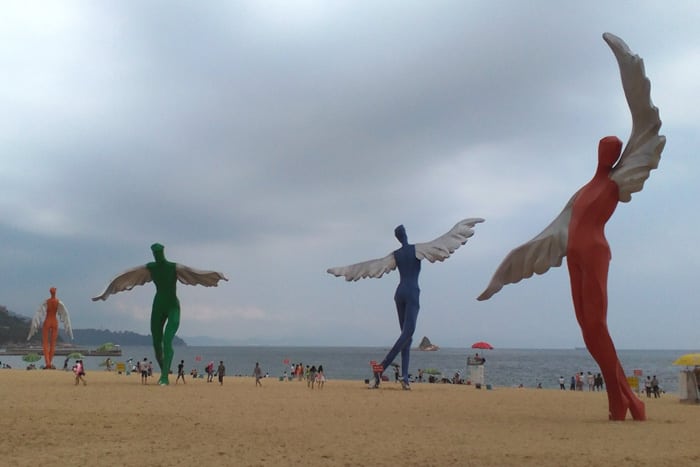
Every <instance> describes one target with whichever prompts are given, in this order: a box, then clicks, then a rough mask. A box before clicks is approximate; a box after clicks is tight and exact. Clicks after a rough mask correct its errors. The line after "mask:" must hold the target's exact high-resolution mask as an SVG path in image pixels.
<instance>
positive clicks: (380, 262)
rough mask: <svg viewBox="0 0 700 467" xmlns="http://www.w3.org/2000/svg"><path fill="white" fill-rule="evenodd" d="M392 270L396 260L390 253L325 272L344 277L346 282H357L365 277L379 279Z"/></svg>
mask: <svg viewBox="0 0 700 467" xmlns="http://www.w3.org/2000/svg"><path fill="white" fill-rule="evenodd" d="M394 269H396V259H395V258H394V252H393V251H392V252H391V253H389V254H388V255H386V256H385V257H384V258H379V259H372V260H369V261H363V262H362V263H356V264H351V265H349V266H341V267H337V268H330V269H328V270H327V272H328V273H329V274H333V275H334V276H336V277H340V276H344V277H345V280H346V281H357V280H360V279H364V278H367V277H374V278H379V277H382V276H383V275H384V274H386V273H388V272H391V271H393V270H394Z"/></svg>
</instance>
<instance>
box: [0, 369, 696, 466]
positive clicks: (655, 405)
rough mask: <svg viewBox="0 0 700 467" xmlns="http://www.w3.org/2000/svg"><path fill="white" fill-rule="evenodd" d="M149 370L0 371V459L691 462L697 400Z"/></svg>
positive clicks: (25, 462) (106, 462) (21, 462)
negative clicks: (147, 374)
mask: <svg viewBox="0 0 700 467" xmlns="http://www.w3.org/2000/svg"><path fill="white" fill-rule="evenodd" d="M174 381H175V378H174V377H171V385H170V386H167V387H159V386H157V385H156V384H155V382H156V379H155V378H154V379H153V380H152V381H151V382H150V384H148V385H147V386H143V385H141V384H140V381H139V377H138V376H137V375H135V374H132V375H130V376H126V375H118V374H116V373H114V372H90V373H88V375H87V382H88V384H87V385H86V386H82V385H80V386H75V385H74V384H73V382H74V380H73V375H72V373H68V372H63V371H42V370H36V371H26V370H0V394H2V405H1V408H0V420H1V421H2V429H3V431H4V435H3V436H2V438H0V439H1V440H0V452H1V453H2V454H0V456H2V457H0V459H2V460H1V461H0V464H2V465H17V466H30V465H32V466H34V465H42V464H49V463H50V464H52V465H91V466H113V465H123V466H143V465H148V466H173V465H174V466H177V465H183V466H184V465H187V466H192V465H207V466H212V465H236V466H286V465H298V466H307V465H323V466H383V465H391V466H397V465H399V466H404V465H405V466H448V465H457V466H524V465H532V466H584V465H585V466H608V465H615V466H620V465H625V466H627V465H629V466H654V467H658V466H674V467H678V466H690V465H700V441H698V439H700V438H699V436H700V405H698V404H682V403H680V402H679V400H678V397H677V396H676V395H673V394H666V395H664V397H662V398H660V399H647V398H644V401H645V402H646V407H647V417H648V421H646V422H634V421H632V420H631V419H628V420H627V421H625V422H609V421H608V420H607V398H606V396H605V393H589V392H571V391H558V390H556V391H555V390H546V389H541V390H538V389H517V388H500V387H496V388H494V389H493V390H485V389H482V390H477V389H476V388H474V387H472V386H458V385H449V384H445V385H443V384H426V383H423V384H414V385H413V389H412V390H411V391H402V390H401V389H400V386H399V385H398V384H396V383H393V382H390V383H384V384H383V386H382V387H381V388H380V389H375V390H369V389H367V386H366V385H365V384H364V383H363V382H362V381H328V382H327V383H326V385H325V387H324V388H323V389H322V390H319V389H314V390H311V389H309V388H308V387H307V385H306V383H305V382H296V381H294V382H280V381H278V380H277V379H269V378H268V379H264V380H263V387H262V388H256V387H255V383H254V379H253V378H250V377H226V378H225V379H224V384H223V385H219V384H218V382H216V381H215V382H214V383H207V382H206V381H205V380H204V379H197V380H193V379H192V378H191V377H188V378H187V384H186V385H182V384H178V385H175V384H173V383H174Z"/></svg>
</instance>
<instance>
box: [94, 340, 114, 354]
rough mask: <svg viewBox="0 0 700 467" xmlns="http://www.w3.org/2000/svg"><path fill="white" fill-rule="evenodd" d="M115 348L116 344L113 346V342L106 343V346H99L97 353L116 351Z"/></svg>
mask: <svg viewBox="0 0 700 467" xmlns="http://www.w3.org/2000/svg"><path fill="white" fill-rule="evenodd" d="M115 348H116V346H115V345H114V344H112V343H111V342H105V343H104V344H102V345H101V346H99V347H98V348H97V351H98V352H105V351H109V350H114V349H115Z"/></svg>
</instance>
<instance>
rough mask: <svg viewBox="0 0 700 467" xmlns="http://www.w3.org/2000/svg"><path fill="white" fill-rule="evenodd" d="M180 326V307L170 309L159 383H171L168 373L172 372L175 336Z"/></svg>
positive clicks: (164, 336) (164, 337)
mask: <svg viewBox="0 0 700 467" xmlns="http://www.w3.org/2000/svg"><path fill="white" fill-rule="evenodd" d="M179 327H180V308H179V307H178V308H174V309H172V310H170V313H169V314H168V321H167V324H166V325H165V333H164V335H163V362H162V365H161V367H160V380H159V381H158V384H170V381H169V380H168V374H169V373H170V366H171V365H172V363H173V356H174V353H175V352H174V351H173V338H174V337H175V333H177V329H178V328H179Z"/></svg>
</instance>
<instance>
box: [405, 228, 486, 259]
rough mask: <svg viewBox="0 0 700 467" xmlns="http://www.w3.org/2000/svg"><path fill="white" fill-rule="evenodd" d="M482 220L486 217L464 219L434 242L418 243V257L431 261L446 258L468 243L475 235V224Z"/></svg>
mask: <svg viewBox="0 0 700 467" xmlns="http://www.w3.org/2000/svg"><path fill="white" fill-rule="evenodd" d="M480 222H484V219H481V218H479V217H475V218H470V219H464V220H462V221H459V222H457V224H455V226H454V227H452V228H451V229H450V231H449V232H447V233H446V234H445V235H442V236H440V237H438V238H436V239H435V240H433V241H432V242H426V243H416V245H415V246H416V258H418V259H427V260H428V261H430V262H431V263H434V262H435V261H444V260H446V259H447V258H449V257H450V255H451V254H452V253H454V252H455V250H456V249H457V248H459V247H460V246H462V245H464V244H465V243H467V239H468V238H469V237H471V236H472V235H474V226H475V225H476V224H478V223H480Z"/></svg>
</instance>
